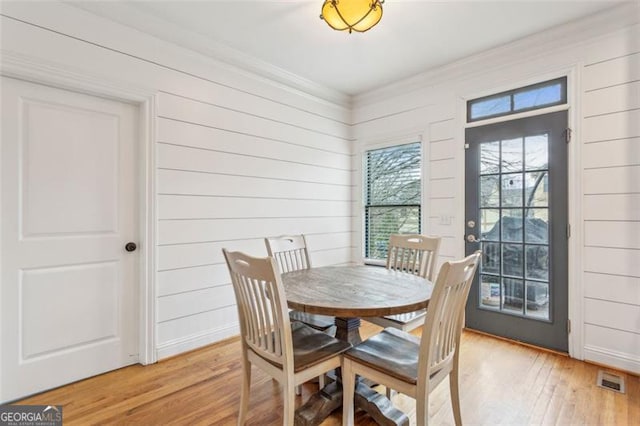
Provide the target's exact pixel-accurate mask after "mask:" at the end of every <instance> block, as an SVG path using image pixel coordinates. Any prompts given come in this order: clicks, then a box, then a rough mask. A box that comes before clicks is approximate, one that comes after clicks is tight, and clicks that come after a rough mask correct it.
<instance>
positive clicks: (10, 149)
mask: <svg viewBox="0 0 640 426" xmlns="http://www.w3.org/2000/svg"><path fill="white" fill-rule="evenodd" d="M1 89H2V94H1V96H2V149H1V151H0V156H1V163H0V164H1V168H2V170H1V177H2V186H1V193H2V196H1V200H2V206H1V212H2V218H1V221H2V223H1V225H2V226H1V231H0V232H1V240H2V246H1V252H0V255H1V260H2V263H1V265H0V268H1V275H0V277H1V283H0V284H1V285H0V291H1V293H0V298H1V300H0V303H1V308H2V312H1V314H0V321H1V330H2V341H1V345H2V348H1V366H2V371H1V387H0V392H1V394H0V401H11V400H14V399H17V398H20V397H23V396H26V395H29V394H33V393H36V392H39V391H42V390H45V389H49V388H52V387H56V386H59V385H62V384H65V383H69V382H72V381H75V380H79V379H82V378H85V377H89V376H92V375H95V374H99V373H102V372H105V371H109V370H113V369H116V368H119V367H122V366H125V365H129V364H132V363H136V362H137V361H138V330H139V327H138V306H139V305H138V298H139V295H138V279H139V278H138V277H139V274H138V268H139V265H138V262H139V256H138V251H137V250H136V251H133V252H127V251H126V250H125V244H126V243H127V242H129V241H132V242H137V239H138V236H139V231H138V202H137V198H138V197H137V194H138V188H139V185H138V176H137V173H136V165H137V164H138V163H137V161H138V160H137V158H138V130H137V119H138V112H137V108H136V107H135V106H133V105H129V104H126V103H121V102H116V101H112V100H107V99H103V98H99V97H94V96H89V95H85V94H80V93H76V92H71V91H67V90H61V89H56V88H52V87H48V86H43V85H39V84H33V83H28V82H24V81H20V80H15V79H11V78H5V77H3V78H2V86H1Z"/></svg>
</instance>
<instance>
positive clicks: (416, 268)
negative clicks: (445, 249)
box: [387, 234, 441, 280]
mask: <svg viewBox="0 0 640 426" xmlns="http://www.w3.org/2000/svg"><path fill="white" fill-rule="evenodd" d="M440 241H441V238H440V237H427V236H424V235H418V234H395V235H391V236H390V237H389V250H388V252H387V268H388V269H394V270H398V271H403V272H409V273H411V274H414V275H419V276H421V277H423V278H427V279H429V280H433V275H434V270H435V267H436V262H437V261H438V252H439V251H440Z"/></svg>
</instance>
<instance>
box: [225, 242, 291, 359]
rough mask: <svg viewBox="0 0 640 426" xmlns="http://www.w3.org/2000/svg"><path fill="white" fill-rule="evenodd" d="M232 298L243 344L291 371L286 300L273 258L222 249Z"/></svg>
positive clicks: (289, 334)
mask: <svg viewBox="0 0 640 426" xmlns="http://www.w3.org/2000/svg"><path fill="white" fill-rule="evenodd" d="M222 252H223V253H224V257H225V259H226V261H227V266H228V267H229V274H230V275H231V282H232V284H233V291H234V293H235V296H236V303H237V307H238V316H239V319H240V332H241V334H242V338H243V342H244V344H246V345H247V346H249V347H250V348H251V349H252V350H253V351H254V352H255V353H256V354H258V355H259V356H261V357H262V358H265V359H267V360H269V361H271V362H274V363H276V364H280V365H282V366H283V368H287V369H289V368H290V369H291V370H292V371H293V343H292V340H291V324H290V322H289V314H288V310H287V306H286V297H285V294H284V287H283V285H282V281H281V278H280V274H279V273H277V272H276V264H275V261H274V260H273V258H271V257H265V258H258V257H252V256H249V255H246V254H244V253H241V252H229V251H227V250H225V249H222Z"/></svg>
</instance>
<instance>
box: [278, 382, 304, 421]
mask: <svg viewBox="0 0 640 426" xmlns="http://www.w3.org/2000/svg"><path fill="white" fill-rule="evenodd" d="M283 388H284V395H283V399H284V413H283V415H282V424H283V425H284V426H292V425H293V422H294V419H295V416H296V396H295V392H296V389H299V388H300V386H294V385H293V383H291V382H287V383H285V384H284V386H283Z"/></svg>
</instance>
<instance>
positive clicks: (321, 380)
mask: <svg viewBox="0 0 640 426" xmlns="http://www.w3.org/2000/svg"><path fill="white" fill-rule="evenodd" d="M326 378H327V376H326V375H324V374H321V375H319V376H318V389H322V388H324V387H325V386H326V385H327V379H326Z"/></svg>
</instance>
